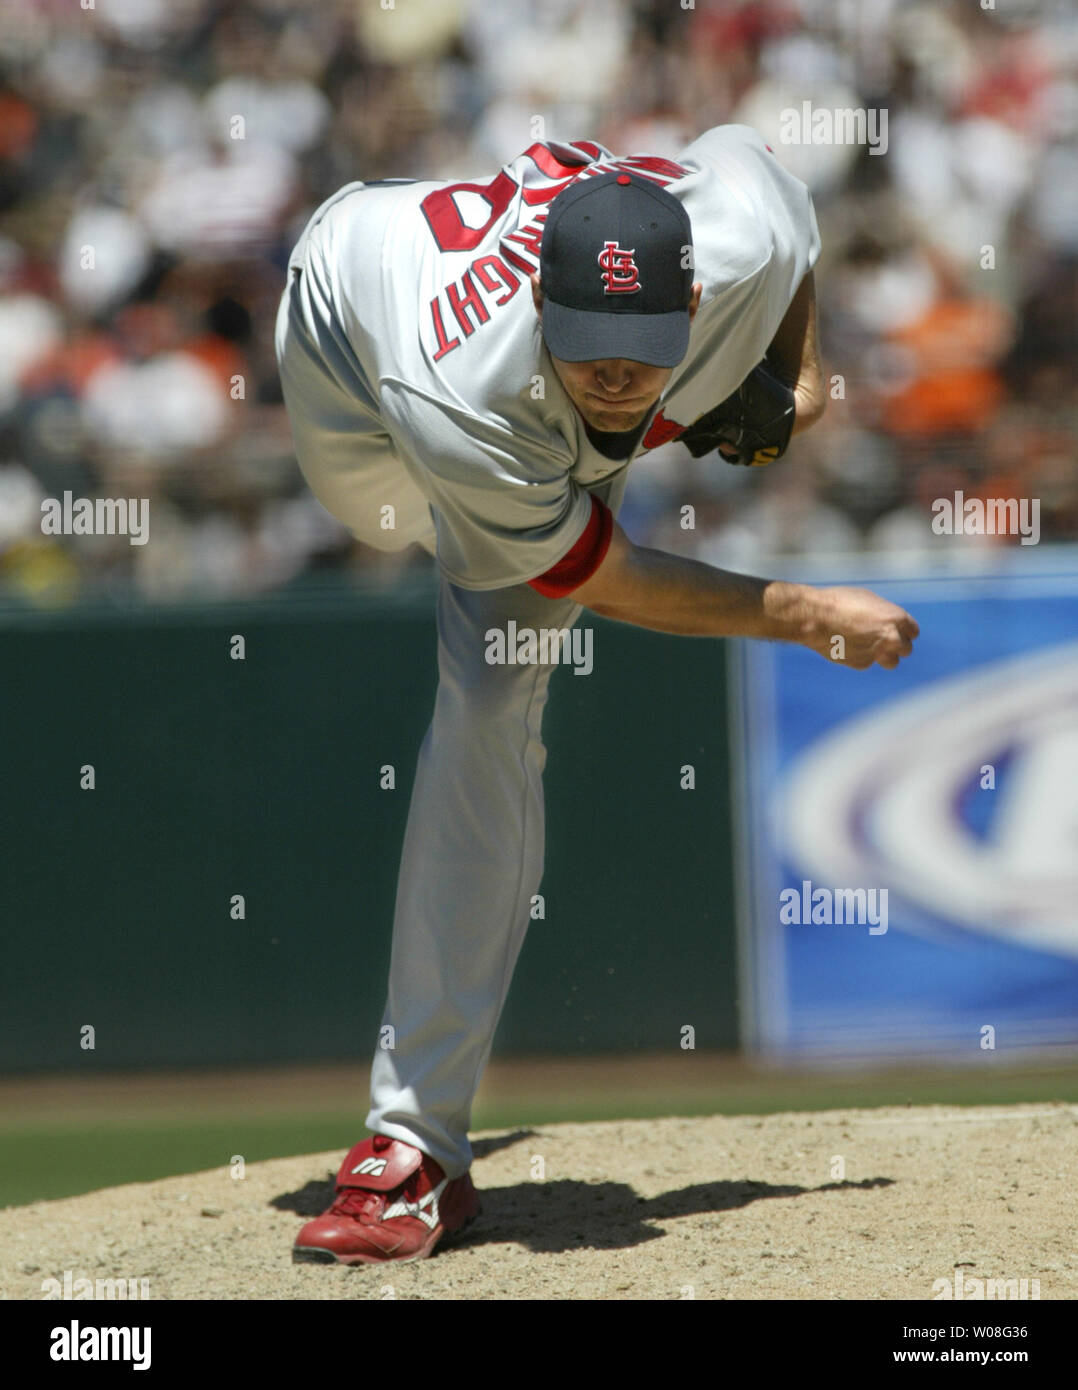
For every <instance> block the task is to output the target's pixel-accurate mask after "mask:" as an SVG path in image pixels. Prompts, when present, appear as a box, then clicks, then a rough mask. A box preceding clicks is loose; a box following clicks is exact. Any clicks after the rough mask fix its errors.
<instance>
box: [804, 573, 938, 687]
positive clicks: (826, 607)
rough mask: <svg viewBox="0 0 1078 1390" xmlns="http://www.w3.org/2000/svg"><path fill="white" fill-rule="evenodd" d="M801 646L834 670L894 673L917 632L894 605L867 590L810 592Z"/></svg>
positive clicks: (912, 620)
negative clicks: (836, 667)
mask: <svg viewBox="0 0 1078 1390" xmlns="http://www.w3.org/2000/svg"><path fill="white" fill-rule="evenodd" d="M812 593H813V603H812V616H811V621H810V623H809V625H808V631H807V633H806V635H805V636H804V637H803V638H802V641H803V644H804V645H805V646H806V647H810V648H811V649H812V650H813V651H814V652H819V654H820V655H821V656H823V657H826V658H827V660H828V661H833V662H834V663H835V664H836V665H839V666H850V667H852V668H853V670H855V671H867V670H868V668H869V667H870V666H873V665H878V666H883V667H885V668H886V669H887V670H888V671H891V670H894V668H895V667H896V666H897V665H898V663H899V661H900V660H901V659H902V657H904V656H909V654H910V653H911V652H912V651H913V642H914V638H916V637H918V636H920V632H921V629H920V628H919V627H918V626H917V623H916V622H915V621H914V619H913V618H911V617H910V615H909V614H908V613H907V612H906V610H905V609H904V608H899V606H898V605H897V604H896V603H890V602H889V601H888V600H887V599H885V598H880V596H879V594H874V593H873V592H872V590H871V589H846V588H841V589H838V588H836V589H814V590H813V591H812Z"/></svg>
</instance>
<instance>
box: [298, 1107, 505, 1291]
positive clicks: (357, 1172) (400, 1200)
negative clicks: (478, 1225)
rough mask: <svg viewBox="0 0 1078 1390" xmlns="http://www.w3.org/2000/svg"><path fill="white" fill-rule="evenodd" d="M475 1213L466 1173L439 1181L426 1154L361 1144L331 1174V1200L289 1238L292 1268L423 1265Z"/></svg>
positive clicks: (393, 1143) (376, 1139) (378, 1138)
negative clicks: (418, 1262) (292, 1241)
mask: <svg viewBox="0 0 1078 1390" xmlns="http://www.w3.org/2000/svg"><path fill="white" fill-rule="evenodd" d="M479 1211H480V1206H479V1195H478V1193H477V1192H476V1190H475V1188H474V1186H473V1185H472V1179H471V1174H470V1173H465V1174H464V1175H463V1176H462V1177H459V1178H453V1180H452V1181H450V1180H449V1178H447V1177H446V1175H445V1173H444V1171H443V1170H442V1168H441V1167H440V1166H439V1165H438V1164H437V1163H436V1162H435V1161H434V1159H433V1158H431V1157H430V1156H429V1155H428V1154H425V1153H423V1152H422V1151H421V1150H419V1149H417V1148H414V1147H413V1146H412V1145H411V1144H405V1143H402V1142H401V1140H399V1139H391V1138H389V1136H388V1135H386V1134H376V1135H374V1136H373V1138H370V1139H362V1140H360V1142H359V1143H358V1144H356V1146H355V1147H354V1148H353V1149H352V1150H351V1152H350V1153H349V1154H348V1155H347V1157H346V1158H345V1160H344V1162H343V1163H342V1164H341V1166H340V1170H339V1172H338V1173H337V1195H336V1197H335V1198H334V1200H333V1204H332V1205H331V1206H330V1207H329V1209H328V1210H327V1211H325V1212H323V1214H322V1215H321V1216H316V1217H315V1219H314V1220H313V1221H308V1222H307V1224H306V1226H304V1227H303V1229H302V1230H301V1231H300V1233H299V1235H298V1236H297V1237H296V1243H295V1246H294V1247H293V1249H292V1259H293V1261H294V1262H296V1263H297V1264H299V1263H306V1262H310V1263H316V1264H330V1263H332V1262H333V1261H334V1260H336V1261H338V1262H339V1263H341V1264H346V1265H355V1264H382V1263H384V1262H385V1261H387V1260H403V1261H405V1262H407V1261H410V1260H425V1259H426V1258H427V1256H428V1255H431V1254H433V1252H434V1247H435V1246H436V1245H437V1244H438V1242H439V1241H440V1240H441V1238H442V1237H443V1236H446V1235H451V1234H453V1233H454V1232H456V1231H462V1230H463V1229H464V1227H465V1226H467V1225H468V1224H469V1223H470V1222H471V1221H473V1220H474V1219H475V1218H476V1217H477V1216H478V1215H479Z"/></svg>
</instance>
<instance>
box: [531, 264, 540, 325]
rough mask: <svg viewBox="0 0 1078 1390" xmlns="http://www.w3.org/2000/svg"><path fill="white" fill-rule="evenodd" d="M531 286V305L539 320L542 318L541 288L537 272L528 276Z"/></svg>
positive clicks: (534, 271)
mask: <svg viewBox="0 0 1078 1390" xmlns="http://www.w3.org/2000/svg"><path fill="white" fill-rule="evenodd" d="M530 279H531V286H532V303H533V304H534V305H535V312H536V313H537V314H538V315H539V317H540V318H542V317H543V287H542V285H541V284H540V283H539V272H538V271H537V270H533V271H532V273H531V276H530Z"/></svg>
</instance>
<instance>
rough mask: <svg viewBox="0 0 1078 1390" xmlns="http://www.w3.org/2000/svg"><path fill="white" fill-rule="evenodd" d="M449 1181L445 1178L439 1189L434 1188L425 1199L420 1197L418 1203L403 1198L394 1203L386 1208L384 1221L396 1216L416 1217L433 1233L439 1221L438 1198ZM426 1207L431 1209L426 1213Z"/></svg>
mask: <svg viewBox="0 0 1078 1390" xmlns="http://www.w3.org/2000/svg"><path fill="white" fill-rule="evenodd" d="M448 1181H449V1179H448V1178H443V1179H442V1180H441V1182H440V1183H439V1184H438V1186H437V1187H435V1188H432V1189H431V1191H430V1192H428V1193H427V1195H426V1196H425V1197H420V1199H419V1201H418V1202H406V1201H404V1200H403V1198H402V1200H401V1201H399V1202H394V1203H393V1205H392V1206H389V1207H386V1209H385V1212H384V1213H383V1215H382V1220H383V1221H388V1220H390V1218H391V1217H394V1216H416V1217H418V1218H419V1220H420V1221H422V1222H424V1224H425V1225H427V1226H429V1227H430V1228H431V1230H432V1231H433V1230H434V1228H435V1226H437V1224H438V1221H439V1215H438V1198H439V1197H440V1196H441V1194H442V1190H443V1189H444V1187H445V1185H446V1183H447V1182H448ZM425 1207H430V1211H425V1210H424V1208H425Z"/></svg>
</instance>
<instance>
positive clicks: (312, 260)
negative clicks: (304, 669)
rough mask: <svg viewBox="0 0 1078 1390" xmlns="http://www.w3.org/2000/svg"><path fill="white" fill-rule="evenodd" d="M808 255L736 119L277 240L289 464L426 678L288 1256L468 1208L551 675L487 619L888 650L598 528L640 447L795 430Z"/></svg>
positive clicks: (420, 1249) (522, 882)
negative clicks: (356, 1004)
mask: <svg viewBox="0 0 1078 1390" xmlns="http://www.w3.org/2000/svg"><path fill="white" fill-rule="evenodd" d="M818 254H819V236H818V233H817V228H816V219H815V215H814V212H813V208H812V203H811V200H810V197H809V195H808V192H807V190H806V188H805V187H804V185H802V184H801V183H800V182H799V181H798V180H797V179H795V178H793V177H791V176H790V175H789V174H788V173H786V172H785V171H784V170H783V168H782V167H781V165H780V164H779V162H778V160H777V159H776V158H775V156H774V154H773V153H772V152H771V151H770V149H769V148H768V146H767V145H765V144H764V142H763V140H762V139H761V138H760V137H759V136H758V135H757V134H756V133H755V132H754V131H752V130H750V129H749V128H748V127H745V126H736V125H735V126H721V127H717V128H716V129H713V130H709V131H707V132H706V133H705V134H703V135H701V136H700V138H699V139H697V140H695V141H694V142H693V143H692V144H690V145H689V146H688V147H687V148H686V149H685V150H684V151H682V152H681V153H680V154H679V156H678V158H677V159H676V160H670V159H663V158H658V157H654V156H649V155H637V156H632V157H629V158H618V157H615V156H614V155H613V154H612V153H611V152H610V151H609V150H607V149H604V148H603V147H602V146H600V145H597V144H594V143H593V142H591V141H576V142H574V143H572V144H568V145H562V144H557V143H554V142H551V141H543V142H539V143H536V144H533V145H531V146H530V147H529V148H528V149H527V150H525V151H524V153H523V154H521V155H520V156H519V157H518V158H516V159H514V160H512V161H511V162H510V163H508V164H506V165H505V166H504V167H503V168H502V169H501V171H500V172H499V173H498V174H496V175H495V176H494V177H493V178H491V179H489V180H486V181H482V182H462V183H445V182H416V181H410V180H390V181H386V182H382V183H378V184H363V183H352V184H349V185H347V186H346V187H344V188H342V189H341V190H340V191H339V192H337V193H336V194H335V195H334V196H333V197H331V198H330V199H328V200H327V202H325V203H324V204H323V205H322V207H320V208H319V209H318V211H317V212H316V213H315V214H314V216H313V217H312V218H311V220H310V222H309V223H308V225H307V227H306V229H305V231H304V233H303V235H302V237H301V238H300V240H299V242H298V244H297V245H296V247H295V249H294V251H293V253H292V256H291V259H290V262H289V268H288V284H287V286H286V288H285V291H284V294H283V296H282V299H281V305H280V311H279V315H278V321H277V333H276V350H277V359H278V363H279V366H280V373H281V381H282V387H283V391H284V399H285V403H286V406H287V409H288V413H289V417H290V420H291V424H292V430H293V436H294V440H295V447H296V453H297V457H298V460H299V464H300V467H301V469H302V471H303V474H304V477H305V478H306V480H307V482H308V484H309V486H310V487H311V489H312V491H313V492H314V494H315V495H316V496H317V497H318V498H319V500H320V501H321V502H322V503H323V504H324V505H325V506H326V507H327V508H328V509H329V511H331V512H332V513H333V514H334V515H335V516H337V517H338V518H339V519H340V520H341V521H342V522H343V523H344V524H345V525H346V526H347V527H349V528H350V530H351V531H352V532H353V533H354V534H355V535H356V536H357V537H358V538H359V539H360V540H361V541H364V542H366V543H367V544H368V545H372V546H375V547H377V548H378V549H380V550H383V551H394V550H400V549H403V548H404V547H406V546H409V545H411V544H413V543H418V544H419V545H421V546H423V547H425V548H426V549H427V550H428V551H429V552H430V553H431V554H432V555H434V556H435V557H436V560H437V567H438V604H437V622H438V674H439V683H438V693H437V698H436V702H435V709H434V715H433V719H432V721H431V725H430V728H429V729H428V731H427V735H426V738H425V740H424V743H423V746H422V750H421V752H420V756H419V764H418V768H417V772H416V778H415V785H414V788H413V791H412V800H411V807H410V811H409V817H408V825H407V830H406V833H405V839H404V847H403V853H402V858H401V865H400V876H399V881H398V887H397V901H396V912H395V918H394V924H393V947H392V960H391V965H390V977H389V988H388V996H387V1001H386V1006H385V1013H384V1019H383V1024H384V1026H383V1030H382V1034H381V1036H382V1038H384V1039H391V1040H392V1045H390V1046H385V1047H379V1048H378V1049H377V1051H376V1053H375V1058H374V1064H373V1068H372V1075H371V1103H370V1112H369V1114H368V1116H367V1126H368V1128H369V1129H370V1130H371V1131H373V1133H372V1136H371V1137H370V1138H368V1139H365V1140H362V1141H361V1142H360V1143H358V1144H357V1145H356V1146H355V1147H354V1148H353V1149H352V1150H351V1152H350V1153H349V1154H348V1155H347V1156H346V1158H345V1159H344V1162H343V1163H342V1165H341V1168H340V1171H339V1173H338V1175H337V1185H336V1196H335V1199H334V1201H333V1203H332V1205H331V1206H330V1208H329V1210H328V1211H327V1212H326V1213H325V1214H323V1215H322V1216H320V1217H318V1218H317V1219H315V1220H313V1221H310V1222H308V1223H307V1224H306V1225H305V1226H304V1227H303V1229H302V1230H301V1231H300V1232H299V1234H298V1236H297V1239H296V1243H295V1249H294V1252H293V1253H294V1258H295V1259H297V1260H325V1261H332V1260H339V1261H343V1262H346V1263H349V1264H356V1263H380V1262H384V1261H389V1260H414V1259H421V1258H423V1257H425V1256H428V1255H430V1254H431V1253H432V1251H433V1250H434V1248H435V1246H436V1245H437V1244H438V1242H439V1240H440V1239H441V1238H442V1237H443V1236H444V1235H449V1234H452V1233H453V1232H456V1231H459V1230H461V1229H462V1228H463V1227H464V1226H466V1225H467V1224H468V1222H469V1221H471V1220H472V1219H473V1218H474V1216H475V1215H476V1214H477V1212H478V1210H479V1202H478V1198H477V1195H476V1192H475V1189H474V1187H473V1185H472V1181H471V1178H470V1176H469V1168H470V1165H471V1160H472V1153H471V1148H470V1146H469V1142H468V1128H469V1121H470V1114H471V1106H472V1100H473V1097H474V1094H475V1091H476V1088H477V1086H478V1084H479V1080H480V1077H481V1076H482V1074H483V1069H484V1066H485V1065H486V1062H487V1059H488V1056H489V1054H490V1048H491V1044H492V1041H493V1037H494V1032H495V1028H496V1026H497V1023H498V1018H499V1016H500V1013H501V1010H502V1005H503V1003H504V1000H505V997H506V992H507V990H508V988H509V982H510V979H511V977H512V974H513V968H514V966H515V964H516V960H517V956H518V953H519V951H520V948H521V945H522V942H523V938H524V933H525V931H526V928H527V925H528V921H529V905H530V901H531V898H532V896H533V894H535V893H536V892H537V891H538V889H539V883H540V879H541V876H542V869H543V833H544V827H543V786H542V774H543V766H544V762H545V757H546V752H545V749H544V746H543V741H542V732H541V726H542V717H543V708H544V705H545V702H546V698H547V690H548V686H549V681H550V677H551V674H552V672H553V669H554V666H553V664H552V663H550V662H543V661H540V660H536V661H533V662H529V661H520V660H517V661H515V662H513V663H502V664H499V663H497V662H491V661H489V660H488V659H487V656H488V651H489V646H490V644H489V642H488V640H487V635H488V633H490V632H491V631H499V630H500V631H508V630H509V627H508V625H509V624H510V623H514V624H515V625H516V628H517V629H519V628H524V627H527V628H530V629H533V630H536V631H539V630H542V629H547V630H549V629H571V628H572V626H573V624H574V623H575V622H576V620H577V618H578V617H579V616H580V614H581V612H582V610H583V609H584V608H587V609H590V610H591V611H592V612H593V613H599V614H602V615H603V616H605V617H608V618H612V619H616V620H619V621H621V622H626V623H633V624H636V625H638V626H640V627H646V628H653V629H657V630H658V631H661V632H671V633H685V634H691V635H695V636H700V637H731V636H736V637H755V638H766V639H772V640H781V641H788V642H797V643H801V644H802V645H804V646H807V647H810V648H811V649H812V650H814V651H816V652H818V653H820V654H821V655H822V656H824V657H827V658H828V659H832V655H833V653H834V652H835V651H843V650H844V661H845V664H846V665H849V666H851V667H853V668H854V669H856V670H864V669H866V668H868V667H870V666H872V665H873V664H878V665H880V666H883V667H887V668H893V667H895V666H896V665H897V664H898V662H899V660H900V658H901V657H903V656H906V655H908V654H909V653H910V651H911V649H912V643H913V640H914V638H916V636H917V635H918V629H917V625H916V623H915V622H914V620H913V619H912V618H911V617H910V615H909V614H908V613H906V612H904V611H903V610H902V609H901V608H898V607H896V606H895V605H894V604H891V603H888V602H886V601H885V600H883V599H881V598H879V597H878V596H877V595H875V594H872V593H870V592H868V591H867V590H861V589H849V588H835V589H818V588H812V587H809V586H806V585H801V584H790V583H779V582H775V581H768V580H765V579H754V578H748V577H746V576H742V575H737V574H731V573H728V572H726V571H724V570H720V569H716V568H713V567H711V566H709V565H705V564H701V563H699V562H697V561H694V560H689V559H684V558H681V557H679V556H677V555H671V554H664V553H661V552H659V551H655V550H650V549H647V548H645V547H642V546H638V545H634V544H633V543H632V542H631V541H630V540H629V538H628V536H627V535H626V534H625V532H624V531H623V530H622V529H621V527H620V526H619V525H618V523H617V520H616V518H617V514H618V510H619V507H620V504H621V501H622V496H623V493H624V490H625V484H626V479H627V476H628V471H629V466H630V464H631V463H633V462H634V461H635V460H637V459H638V458H641V457H645V456H646V455H647V452H648V450H650V449H654V448H656V447H657V446H658V445H660V444H665V443H667V442H669V441H670V440H674V439H680V440H682V441H683V442H684V443H685V444H686V445H687V447H688V448H689V449H690V451H691V452H692V453H693V454H694V455H697V456H699V455H703V454H706V453H712V454H715V456H716V466H717V467H725V466H726V464H725V463H723V462H722V461H721V460H722V459H725V460H727V461H728V462H729V463H734V464H740V465H748V466H761V465H766V464H767V463H769V462H772V461H773V460H775V459H777V458H779V457H780V456H781V455H782V454H783V452H784V451H785V449H786V447H787V445H788V443H789V440H790V438H791V436H792V435H793V434H796V433H797V432H798V431H800V430H803V429H806V428H808V427H809V426H810V425H812V424H813V422H814V421H815V420H816V419H818V418H819V416H820V415H821V413H822V411H823V408H824V389H823V383H822V377H821V371H820V366H819V361H818V356H817V346H816V310H815V295H814V285H813V266H814V264H815V262H816V259H817V256H818ZM645 466H646V465H645ZM836 638H841V639H842V641H841V643H835V641H834V639H836Z"/></svg>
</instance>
